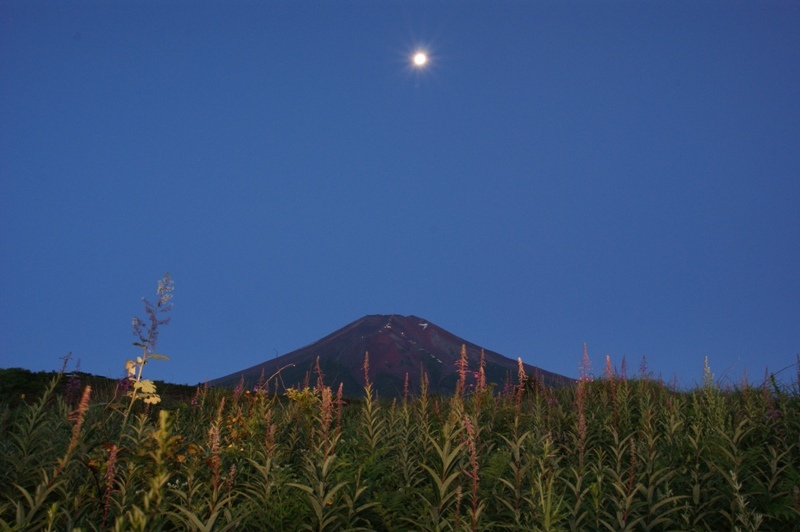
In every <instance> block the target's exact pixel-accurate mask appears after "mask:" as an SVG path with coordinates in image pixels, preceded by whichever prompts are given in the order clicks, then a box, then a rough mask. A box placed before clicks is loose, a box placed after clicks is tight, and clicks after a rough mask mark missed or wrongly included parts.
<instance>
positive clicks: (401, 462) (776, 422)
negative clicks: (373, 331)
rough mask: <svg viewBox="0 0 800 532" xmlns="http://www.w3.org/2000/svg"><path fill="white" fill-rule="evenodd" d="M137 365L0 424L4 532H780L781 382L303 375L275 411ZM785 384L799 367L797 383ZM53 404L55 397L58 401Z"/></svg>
mask: <svg viewBox="0 0 800 532" xmlns="http://www.w3.org/2000/svg"><path fill="white" fill-rule="evenodd" d="M159 295H160V299H159V303H156V304H154V305H149V304H148V306H147V307H146V309H147V311H148V316H149V317H150V318H151V319H150V323H149V325H145V322H142V321H139V322H136V321H134V328H135V329H136V327H138V333H137V334H139V337H140V340H141V341H140V342H137V346H138V347H139V348H141V349H142V355H141V356H140V357H137V359H136V360H132V361H129V364H128V365H127V368H128V372H129V378H128V379H126V380H124V381H123V382H125V383H127V384H126V385H127V386H129V388H128V389H127V390H126V389H122V388H121V387H120V386H119V385H117V386H107V387H105V388H104V389H99V390H96V389H92V388H91V386H81V387H79V388H76V387H75V386H65V383H64V382H63V381H64V379H66V378H67V377H58V376H56V377H54V378H53V380H52V382H51V383H50V385H49V387H47V389H46V390H44V391H43V392H42V393H40V394H39V395H38V398H36V399H35V400H33V401H28V402H19V403H15V404H11V403H10V402H9V403H6V404H5V405H3V406H2V411H1V412H0V453H2V457H3V459H2V461H1V462H0V527H2V528H3V529H8V530H72V529H82V530H142V531H145V530H146V531H153V530H228V529H241V530H280V531H284V530H302V529H310V530H502V529H509V530H715V531H719V530H780V531H786V530H798V529H799V528H800V527H799V526H798V523H800V487H799V486H800V447H799V446H800V400H799V399H800V390H799V389H798V383H797V382H792V383H789V384H786V383H783V384H782V383H781V382H779V381H778V380H777V379H776V378H775V377H774V376H768V377H767V378H766V379H765V380H764V381H763V382H761V383H758V384H755V385H751V384H748V383H746V382H743V383H741V384H740V385H737V386H732V387H730V388H727V389H722V388H720V387H719V386H718V385H716V384H715V382H714V379H713V376H712V375H711V373H710V370H709V369H708V366H707V365H706V368H705V372H704V382H703V384H702V385H701V386H698V387H697V388H696V389H694V390H691V391H679V390H676V389H673V388H670V387H668V386H665V385H664V384H663V383H661V382H659V381H657V380H653V379H652V378H651V377H650V376H649V375H648V374H647V373H646V372H643V373H641V374H640V375H638V376H637V377H636V378H628V377H627V376H626V375H625V374H624V373H622V372H619V373H617V372H614V371H613V370H612V369H611V366H610V363H609V364H608V365H607V367H606V371H605V372H604V374H603V375H602V377H600V378H597V379H590V378H589V377H588V376H586V375H585V374H584V375H583V376H582V378H581V379H580V380H579V381H578V382H577V383H576V384H575V385H574V386H569V387H564V388H561V389H550V388H546V387H544V386H543V385H542V384H541V383H540V382H539V381H538V379H537V378H536V376H535V375H525V374H524V372H523V371H520V372H519V375H517V376H516V377H515V378H514V380H513V382H512V383H508V385H506V386H504V387H503V391H502V392H499V391H498V390H497V389H496V387H494V386H492V385H491V384H490V383H489V384H487V383H485V382H482V380H481V379H480V378H478V380H477V385H475V386H472V387H468V386H466V385H465V380H464V375H465V373H466V372H467V371H474V372H476V373H477V374H478V375H480V373H481V368H480V367H478V368H469V367H468V365H467V363H466V360H465V359H463V358H462V361H461V364H462V365H461V366H460V367H459V371H460V376H461V378H460V380H459V384H458V386H457V388H456V389H455V390H454V392H453V394H452V396H447V397H443V396H432V395H428V394H427V392H426V386H425V382H426V379H425V376H424V374H421V375H417V376H415V377H414V378H417V379H420V382H421V390H422V392H421V393H420V394H419V395H416V396H409V395H405V396H404V397H402V398H400V399H397V400H393V401H391V402H389V401H386V400H383V399H380V398H378V397H377V395H376V393H375V391H374V390H373V388H372V385H371V384H370V373H369V365H368V359H366V360H365V364H364V382H365V385H364V389H363V390H361V391H359V392H358V394H355V393H353V392H352V391H351V392H350V393H351V394H352V395H357V397H356V398H347V397H345V394H344V391H343V390H342V389H341V387H339V388H338V389H336V390H333V389H332V388H331V387H329V386H328V385H327V384H326V382H325V376H324V375H322V374H321V373H320V372H319V371H317V372H316V373H311V374H310V377H309V384H308V386H300V387H298V388H292V389H289V390H288V391H281V393H275V390H274V389H272V390H271V389H270V385H271V384H274V379H273V380H269V379H267V380H266V382H264V383H262V385H260V386H257V387H256V388H255V389H250V390H244V389H242V387H238V388H237V389H235V390H219V389H213V388H205V387H198V388H197V389H196V391H195V393H194V395H189V396H187V397H184V398H183V399H181V398H175V397H168V396H167V395H163V394H162V395H163V397H162V396H161V395H159V393H158V390H156V385H155V384H154V383H151V382H149V381H146V380H145V379H143V376H142V368H143V367H144V365H145V364H146V363H147V362H148V361H149V360H152V359H154V358H156V359H157V358H163V357H160V356H154V354H153V352H152V348H153V347H154V345H155V342H154V341H153V333H154V332H156V330H157V327H158V325H159V324H161V325H163V324H164V323H165V321H164V320H161V321H160V318H159V312H162V311H164V309H166V308H168V307H167V302H168V299H165V300H164V301H163V303H164V304H163V305H161V303H162V299H161V298H162V297H164V294H162V293H161V292H159ZM798 369H800V368H798ZM70 390H72V392H70Z"/></svg>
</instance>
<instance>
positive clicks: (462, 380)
mask: <svg viewBox="0 0 800 532" xmlns="http://www.w3.org/2000/svg"><path fill="white" fill-rule="evenodd" d="M468 371H469V361H468V360H467V346H466V345H465V344H461V356H459V357H458V361H456V373H458V382H457V383H456V396H458V397H464V393H465V392H466V388H467V372H468Z"/></svg>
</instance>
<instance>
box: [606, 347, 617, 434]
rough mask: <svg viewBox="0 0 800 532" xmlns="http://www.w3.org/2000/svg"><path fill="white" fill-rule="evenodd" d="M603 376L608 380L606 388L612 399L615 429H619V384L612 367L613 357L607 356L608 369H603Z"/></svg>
mask: <svg viewBox="0 0 800 532" xmlns="http://www.w3.org/2000/svg"><path fill="white" fill-rule="evenodd" d="M603 375H604V376H605V379H606V383H607V384H606V386H607V387H608V393H609V396H610V399H611V409H612V414H611V415H612V416H613V420H614V429H617V426H618V425H617V383H616V380H615V379H614V370H613V369H612V367H611V357H610V356H609V355H606V367H605V369H603Z"/></svg>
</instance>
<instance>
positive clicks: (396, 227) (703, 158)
mask: <svg viewBox="0 0 800 532" xmlns="http://www.w3.org/2000/svg"><path fill="white" fill-rule="evenodd" d="M417 49H424V50H426V51H427V52H428V53H429V55H430V62H429V64H428V65H427V66H426V67H425V68H424V69H418V70H415V69H414V68H413V67H412V65H411V56H412V54H413V53H414V51H415V50H417ZM798 95H800V3H797V2H794V1H792V2H789V1H785V2H784V1H774V2H727V1H725V2H722V1H720V2H702V1H701V2H633V1H630V2H614V1H608V2H588V1H586V2H543V1H533V2H481V3H478V2H455V1H453V2H427V1H426V2H302V1H301V2H263V3H262V2H167V3H163V2H142V1H139V2H52V3H50V2H35V3H34V2H22V1H13V2H9V1H7V0H1V1H0V236H1V237H2V240H0V301H2V307H1V308H2V310H0V322H1V323H2V324H3V330H4V332H3V334H2V337H1V338H0V367H13V366H21V367H25V368H29V369H34V370H40V369H44V370H51V369H58V368H59V367H60V361H59V357H62V356H64V355H66V354H67V353H68V352H70V351H71V352H72V353H73V357H74V358H75V359H80V361H81V369H82V370H83V371H88V372H93V373H99V374H105V375H109V376H114V377H117V376H121V375H122V374H123V370H124V362H125V360H126V359H127V358H131V357H133V356H135V355H136V354H137V352H136V349H135V348H133V347H132V346H131V345H130V343H131V342H132V341H133V340H134V338H133V336H132V335H131V325H130V324H131V318H132V317H133V316H134V315H140V316H142V315H143V312H142V305H141V303H140V301H139V299H140V297H141V296H147V297H149V298H155V289H156V283H157V280H158V279H159V278H160V277H161V275H162V274H163V272H164V271H169V272H171V274H172V276H173V278H174V280H175V299H174V303H175V307H174V310H173V311H172V323H170V324H169V325H168V326H167V327H165V328H164V329H163V331H162V334H161V341H160V345H159V351H160V352H163V353H165V354H167V355H169V356H170V357H171V360H170V361H168V362H157V363H154V364H153V365H148V367H147V368H146V372H147V373H148V375H146V376H149V377H150V378H156V379H164V380H170V381H174V382H186V383H196V382H199V381H204V380H206V379H211V378H215V377H219V376H222V375H226V374H229V373H231V372H233V371H236V370H238V369H241V368H244V367H249V366H251V365H253V364H256V363H259V362H262V361H264V360H265V359H268V358H272V357H274V356H275V355H276V354H283V353H286V352H288V351H291V350H293V349H296V348H298V347H301V346H303V345H305V344H308V343H310V342H312V341H314V340H317V339H318V338H320V337H322V336H324V335H326V334H328V333H330V332H332V331H333V330H335V329H337V328H339V327H341V326H343V325H345V324H347V323H348V322H350V321H352V320H354V319H357V318H359V317H361V316H363V315H365V314H390V313H396V314H414V315H417V316H421V317H424V318H426V319H428V320H430V321H432V322H433V323H436V324H437V325H439V326H441V327H444V328H445V329H448V330H450V331H451V332H453V333H455V334H457V335H460V336H462V337H464V338H467V339H468V340H470V341H473V342H475V343H477V344H479V345H482V346H484V347H486V348H487V349H491V350H494V351H498V352H500V353H503V354H505V355H507V356H509V357H514V358H516V357H517V356H521V357H522V358H523V359H524V360H525V361H526V362H530V363H532V364H536V365H539V366H541V367H543V368H545V369H548V370H551V371H555V372H559V373H563V374H565V375H569V376H577V374H578V364H579V362H580V357H581V352H582V344H583V342H586V343H587V344H588V349H589V354H590V357H591V359H592V362H593V369H594V371H595V373H596V374H599V373H600V372H601V371H602V368H603V360H604V357H605V355H610V356H611V360H612V362H613V363H614V364H615V365H616V366H619V365H620V363H621V360H622V356H623V355H626V357H627V361H628V368H629V372H633V371H634V370H638V367H639V362H640V361H641V358H642V356H646V357H647V360H648V366H649V369H650V370H651V371H652V372H654V375H656V376H657V375H658V374H659V373H660V374H662V375H663V378H664V379H665V380H670V379H672V376H673V375H676V376H677V378H678V380H679V382H680V384H681V385H683V386H691V385H693V384H695V383H697V382H699V381H700V380H701V377H702V369H703V358H704V357H705V356H708V357H709V362H710V365H711V368H712V371H714V373H715V374H716V376H717V378H718V379H719V380H720V382H727V383H738V382H739V379H740V378H741V375H742V372H743V371H744V370H745V369H746V370H747V372H748V375H749V377H750V380H751V382H754V381H760V380H761V379H762V378H763V376H764V370H765V367H769V369H770V370H771V371H778V370H781V369H783V368H786V367H787V366H792V365H794V364H796V362H797V358H796V355H797V353H798V352H800V275H798V272H799V271H800V238H799V237H798V235H800V208H799V207H798V206H799V205H800V173H799V170H800V97H798ZM781 375H782V376H785V377H786V378H790V377H792V376H793V375H796V371H795V368H794V367H792V368H790V369H788V370H786V371H784V372H783V373H782V374H781Z"/></svg>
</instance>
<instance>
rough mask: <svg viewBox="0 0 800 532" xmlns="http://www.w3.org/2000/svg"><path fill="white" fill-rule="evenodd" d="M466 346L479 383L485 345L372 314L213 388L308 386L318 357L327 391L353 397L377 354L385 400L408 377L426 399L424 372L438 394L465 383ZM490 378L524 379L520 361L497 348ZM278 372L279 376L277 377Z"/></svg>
mask: <svg viewBox="0 0 800 532" xmlns="http://www.w3.org/2000/svg"><path fill="white" fill-rule="evenodd" d="M462 345H464V346H466V351H467V359H468V361H469V369H470V371H469V374H468V377H467V385H468V386H469V385H470V384H473V385H474V383H475V375H474V373H475V372H477V371H478V367H479V364H480V357H481V347H480V346H477V345H475V344H473V343H472V342H468V341H467V340H464V339H462V338H459V337H458V336H456V335H454V334H452V333H450V332H448V331H446V330H444V329H442V328H441V327H438V326H436V325H435V324H433V323H431V322H430V321H428V320H425V319H423V318H418V317H416V316H399V315H396V314H392V315H371V316H365V317H363V318H361V319H358V320H356V321H354V322H352V323H350V324H349V325H346V326H344V327H342V328H341V329H339V330H338V331H335V332H333V333H331V334H329V335H328V336H326V337H324V338H322V339H320V340H318V341H316V342H314V343H312V344H309V345H307V346H305V347H301V348H300V349H297V350H295V351H292V352H290V353H287V354H285V355H283V356H279V357H276V358H273V359H271V360H268V361H266V362H262V363H261V364H257V365H255V366H253V367H250V368H247V369H244V370H241V371H237V372H235V373H231V374H230V375H226V376H224V377H220V378H218V379H215V380H212V381H210V382H209V384H210V385H211V386H223V387H233V386H236V385H238V384H239V383H241V382H242V381H243V382H244V385H245V387H246V388H247V389H252V388H253V386H255V385H257V384H259V383H263V382H264V381H265V380H268V379H270V377H273V376H274V377H273V378H272V380H270V382H269V389H270V390H277V391H279V392H282V391H283V390H285V389H286V388H290V387H297V386H303V384H304V383H305V382H310V383H311V385H312V386H313V384H314V382H315V380H316V374H315V373H314V368H315V366H316V362H317V358H319V366H320V369H321V371H322V373H323V375H324V381H325V384H326V385H327V386H330V387H331V388H332V389H333V390H337V389H338V387H339V384H340V383H342V384H343V392H344V395H345V396H349V397H355V396H358V395H360V394H362V393H363V388H364V371H363V364H364V354H365V353H367V352H369V368H370V371H369V375H370V380H371V381H372V383H373V389H375V390H376V391H377V392H378V395H379V396H380V397H399V396H402V394H403V389H404V384H405V379H406V374H408V375H409V379H408V384H409V392H410V393H411V394H418V393H419V391H420V381H421V376H422V372H423V371H424V372H425V374H426V375H427V378H428V382H429V387H428V393H431V394H443V395H447V394H451V393H453V392H454V391H455V389H456V382H457V380H458V374H457V372H456V371H457V367H456V362H457V361H458V359H459V357H460V355H461V346H462ZM484 357H485V364H486V365H485V367H484V371H485V373H486V380H487V382H488V383H494V384H495V385H496V389H500V390H501V389H503V387H504V386H505V384H506V383H507V382H510V383H512V384H516V382H517V380H516V379H517V371H518V364H517V361H516V360H514V359H511V358H508V357H505V356H503V355H501V354H499V353H495V352H494V351H490V350H488V349H487V350H484ZM524 367H525V372H526V373H527V374H528V376H529V377H531V378H532V377H534V376H537V378H539V379H541V380H542V381H543V382H544V384H545V385H547V386H554V387H560V386H563V385H565V384H568V383H570V382H572V380H571V379H569V378H567V377H565V376H563V375H559V374H556V373H552V372H549V371H545V370H543V369H540V368H537V367H535V366H532V365H530V364H524ZM276 374H277V376H276Z"/></svg>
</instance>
